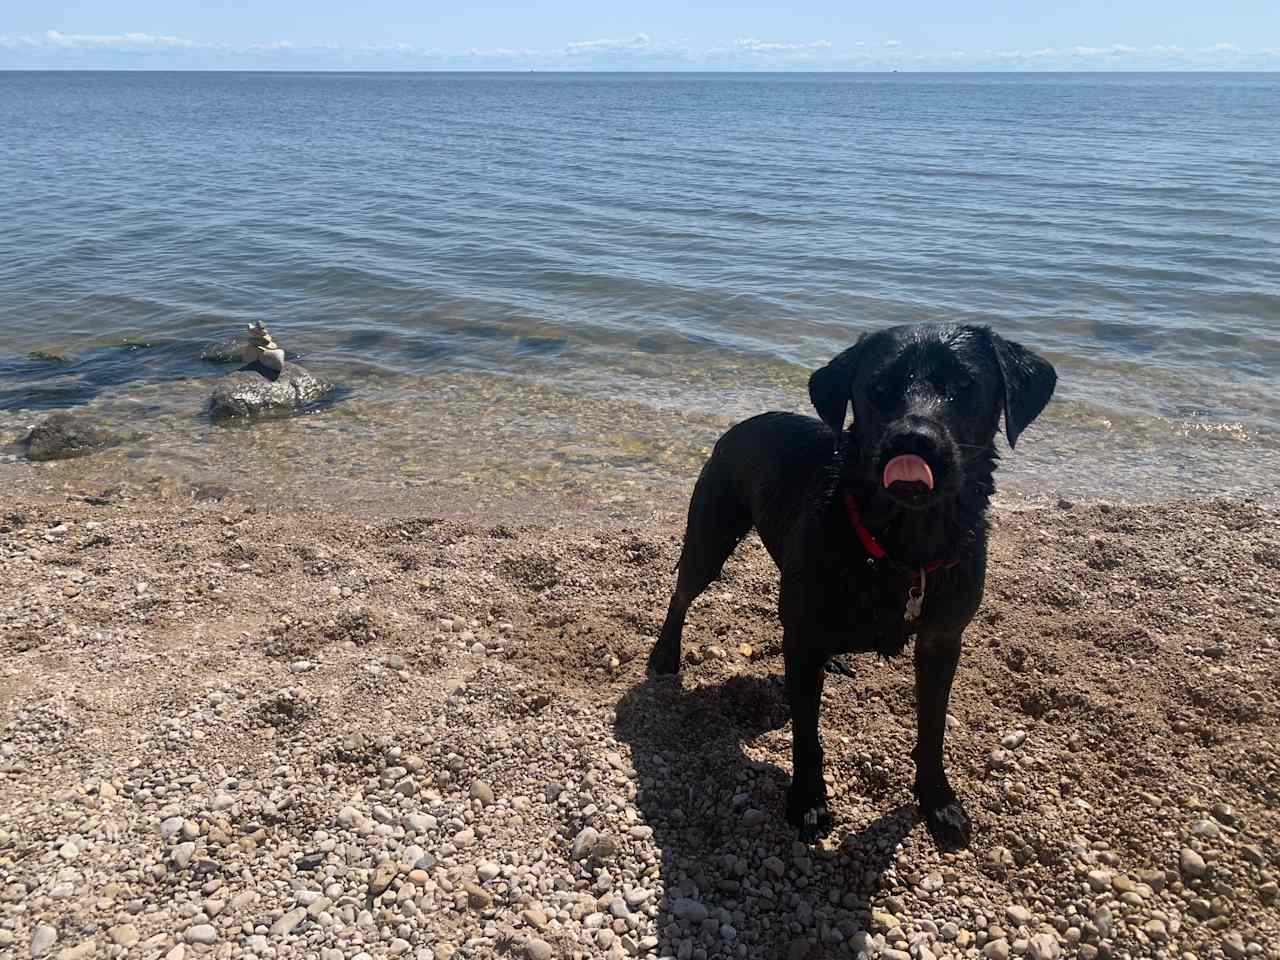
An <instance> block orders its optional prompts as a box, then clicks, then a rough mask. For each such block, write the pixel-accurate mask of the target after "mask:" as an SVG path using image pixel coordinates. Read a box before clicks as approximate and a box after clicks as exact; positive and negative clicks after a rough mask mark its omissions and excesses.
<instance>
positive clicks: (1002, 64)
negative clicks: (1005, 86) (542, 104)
mask: <svg viewBox="0 0 1280 960" xmlns="http://www.w3.org/2000/svg"><path fill="white" fill-rule="evenodd" d="M907 49H911V48H908V47H906V45H905V44H904V43H903V41H901V40H878V41H866V40H859V41H848V42H845V43H843V44H840V45H839V46H837V45H836V44H835V43H833V42H832V41H831V40H781V39H766V38H760V37H756V36H740V37H738V38H737V39H734V40H731V41H728V42H725V43H723V44H721V45H718V46H707V45H695V44H693V43H691V42H690V41H688V40H686V39H660V38H657V37H655V36H653V35H651V34H648V33H637V34H634V35H632V36H623V37H604V38H595V39H587V40H575V41H573V42H570V43H567V44H564V45H561V46H558V47H555V48H549V49H520V48H512V47H479V46H477V47H472V48H469V49H464V50H450V51H445V50H439V49H431V48H428V47H425V46H417V45H415V44H413V43H408V42H399V43H376V44H375V43H366V44H360V43H356V42H350V43H333V44H308V45H305V46H303V45H298V44H297V43H296V42H295V41H291V40H287V39H278V40H262V41H255V42H247V41H245V42H240V43H213V42H204V41H200V40H198V39H191V38H187V37H182V36H173V35H168V34H158V33H146V32H141V31H139V32H129V31H125V32H119V33H64V32H62V31H58V30H49V31H46V32H44V33H43V34H39V35H35V36H27V35H22V36H16V35H0V67H10V66H18V67H24V66H37V67H51V66H52V67H56V66H59V65H65V66H79V67H83V66H106V67H111V66H120V65H128V66H137V65H139V64H144V65H146V66H152V67H164V68H166V69H173V68H177V69H182V68H202V67H216V68H236V67H239V68H252V69H262V68H264V67H270V68H274V69H290V68H293V67H296V68H299V69H359V68H361V67H368V68H371V69H385V68H401V69H479V68H489V69H521V68H529V67H537V68H543V69H591V68H601V69H672V68H695V69H697V68H704V69H787V68H802V69H810V70H812V69H845V70H857V69H888V68H890V67H899V66H904V65H906V64H910V65H911V66H913V67H918V68H921V69H975V68H976V69H1026V70H1039V69H1049V70H1062V69H1067V70H1071V69H1075V70H1087V69H1112V70H1113V69H1128V68H1137V69H1163V68H1175V69H1177V68H1181V69H1195V68H1201V69H1213V68H1220V69H1236V68H1241V67H1248V68H1253V69H1259V68H1261V69H1269V68H1271V67H1273V66H1274V65H1275V62H1276V58H1278V57H1280V48H1276V47H1271V48H1268V49H1263V50H1258V49H1254V50H1249V49H1246V48H1241V47H1240V46H1238V45H1237V44H1235V43H1229V42H1226V41H1222V42H1219V43H1214V44H1208V43H1207V42H1206V43H1204V44H1203V45H1199V46H1191V47H1188V48H1184V47H1180V46H1176V45H1167V44H1157V45H1153V46H1148V47H1141V46H1135V45H1132V44H1126V43H1112V44H1106V45H1102V44H1099V45H1093V44H1078V45H1068V44H1059V45H1056V46H1043V47H1038V48H1027V49H1008V50H999V51H992V50H986V51H984V52H982V53H980V54H979V53H966V52H965V51H963V50H948V49H947V48H945V47H943V48H940V49H937V50H924V51H921V50H919V49H918V48H915V49H911V53H910V54H908V53H907V52H906V50H907Z"/></svg>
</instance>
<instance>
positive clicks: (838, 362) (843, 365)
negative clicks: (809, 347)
mask: <svg viewBox="0 0 1280 960" xmlns="http://www.w3.org/2000/svg"><path fill="white" fill-rule="evenodd" d="M866 340H867V335H866V334H865V333H864V334H863V335H862V336H861V337H859V338H858V342H857V343H855V344H854V345H853V346H852V347H850V348H849V349H848V350H845V351H844V352H843V353H841V354H839V355H837V356H836V357H834V358H833V359H832V360H831V362H830V363H828V364H827V365H826V366H825V367H823V368H822V369H821V370H815V371H813V375H812V376H810V377H809V400H810V402H811V403H812V404H813V408H814V409H815V410H817V411H818V416H820V417H821V418H822V419H823V420H824V421H825V422H826V424H827V426H828V427H830V428H831V429H832V431H833V432H834V433H835V435H836V446H839V445H840V437H841V436H842V435H843V434H844V415H845V412H846V411H847V410H848V409H849V400H850V396H849V394H850V390H851V389H852V387H853V377H854V375H855V374H856V373H857V371H858V363H859V361H860V360H861V356H862V347H863V344H865V343H866Z"/></svg>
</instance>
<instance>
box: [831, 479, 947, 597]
mask: <svg viewBox="0 0 1280 960" xmlns="http://www.w3.org/2000/svg"><path fill="white" fill-rule="evenodd" d="M844 509H845V512H846V513H848V514H849V522H850V523H852V524H853V529H854V530H855V531H856V532H857V534H858V539H859V540H861V541H862V546H863V549H865V550H866V551H867V553H868V555H870V556H871V557H872V558H873V559H875V560H884V559H886V558H888V559H889V560H890V562H892V563H896V562H897V561H895V560H893V558H892V557H889V553H888V551H886V550H885V548H884V547H882V546H880V541H878V540H877V539H876V538H875V535H874V534H873V533H872V532H871V531H870V530H868V529H867V525H866V524H865V523H863V522H862V514H860V513H859V512H858V502H857V501H856V500H854V499H853V494H852V493H846V494H845V495H844ZM957 563H959V561H958V560H934V561H932V562H930V563H926V564H925V565H924V566H922V567H920V569H919V571H918V572H917V571H914V570H913V571H912V573H911V576H912V578H913V579H914V580H916V581H919V580H920V579H921V575H922V574H926V573H933V571H935V570H938V569H941V568H942V567H954V566H955V565H956V564H957ZM899 566H906V564H899Z"/></svg>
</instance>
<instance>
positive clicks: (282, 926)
mask: <svg viewBox="0 0 1280 960" xmlns="http://www.w3.org/2000/svg"><path fill="white" fill-rule="evenodd" d="M306 918H307V908H306V907H294V908H293V909H292V910H290V911H289V912H288V913H286V914H284V915H283V916H282V917H280V919H278V920H277V921H276V922H275V923H273V924H272V925H271V936H273V937H287V936H288V935H289V934H291V933H293V928H294V927H296V926H297V925H298V924H300V923H301V922H302V921H303V920H305V919H306Z"/></svg>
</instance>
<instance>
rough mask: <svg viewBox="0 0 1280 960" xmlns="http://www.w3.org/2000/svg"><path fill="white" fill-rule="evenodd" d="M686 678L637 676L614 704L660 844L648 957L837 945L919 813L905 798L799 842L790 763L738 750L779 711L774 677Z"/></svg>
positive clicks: (835, 949)
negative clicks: (834, 839)
mask: <svg viewBox="0 0 1280 960" xmlns="http://www.w3.org/2000/svg"><path fill="white" fill-rule="evenodd" d="M687 683H688V681H687V680H681V679H679V678H670V677H664V678H658V679H649V680H646V681H644V682H642V683H639V684H637V685H636V686H634V687H632V688H631V689H630V690H628V691H627V693H626V694H625V695H624V696H623V697H622V699H621V700H620V701H619V703H618V706H617V711H616V714H617V721H616V725H615V735H616V737H617V739H618V740H619V741H620V742H623V743H626V744H628V745H630V747H631V756H632V762H633V764H634V766H635V771H636V805H637V806H638V807H639V808H640V811H641V813H642V814H643V816H644V824H645V825H647V826H648V827H650V828H652V830H653V842H654V844H655V846H657V847H658V849H659V850H660V851H661V865H660V870H661V879H662V887H663V889H664V890H665V896H663V898H662V899H661V901H659V904H658V913H657V922H656V931H655V932H656V935H657V937H658V940H659V944H658V955H659V956H675V957H679V958H689V957H706V958H712V957H726V958H728V957H751V958H769V960H772V958H775V957H776V958H778V960H819V958H825V957H828V956H832V957H834V956H837V955H842V951H843V955H847V952H848V945H847V944H846V943H845V941H848V940H849V939H850V938H853V937H857V936H865V934H860V933H859V931H865V930H866V929H867V927H868V926H869V925H870V898H871V897H872V896H874V894H875V892H876V891H877V890H878V889H879V887H880V882H881V876H882V874H883V873H884V871H885V870H886V868H887V867H888V866H889V865H890V864H891V863H892V862H893V858H894V856H895V850H896V847H897V845H898V843H900V842H901V840H902V839H903V838H904V837H905V836H906V835H907V833H908V832H909V831H910V830H911V828H912V827H913V825H914V824H915V810H914V807H913V806H902V807H898V808H895V809H894V810H892V811H890V812H889V813H886V814H885V815H883V816H881V817H879V818H878V819H876V820H875V821H874V822H873V823H870V824H868V825H867V826H866V827H864V828H862V829H860V830H857V831H856V832H855V833H853V834H849V835H848V836H846V837H844V839H843V840H842V841H841V842H840V843H839V845H838V846H837V847H836V848H835V849H822V848H811V847H808V846H806V845H804V844H801V843H800V842H799V840H798V836H797V833H796V831H795V830H794V829H793V828H792V827H791V826H790V825H789V824H788V823H787V822H786V820H785V818H784V814H783V810H784V806H785V797H786V788H787V783H788V781H789V774H788V772H787V771H785V770H783V769H781V768H780V767H778V766H777V765H776V764H773V763H769V762H761V761H755V760H752V759H750V758H749V757H748V756H747V755H746V753H745V752H744V750H743V745H744V744H745V743H747V742H748V741H750V740H752V739H754V738H756V737H758V736H761V735H764V734H766V733H768V732H769V731H777V730H780V729H781V728H782V727H783V726H785V724H786V722H787V720H788V719H789V716H790V711H789V709H788V707H787V703H786V697H785V694H784V692H783V687H782V683H781V681H780V679H778V678H763V677H752V676H740V677H732V678H730V679H728V680H725V681H723V682H720V683H715V684H712V685H708V686H697V687H687V686H686V684H687ZM779 735H780V736H781V734H779ZM837 830H839V827H838V826H837ZM836 836H839V834H838V833H837V834H836ZM833 891H834V897H833V895H832V892H833Z"/></svg>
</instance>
